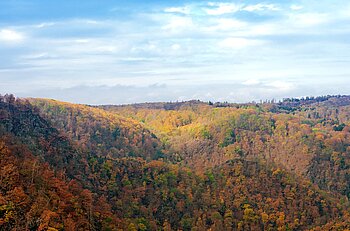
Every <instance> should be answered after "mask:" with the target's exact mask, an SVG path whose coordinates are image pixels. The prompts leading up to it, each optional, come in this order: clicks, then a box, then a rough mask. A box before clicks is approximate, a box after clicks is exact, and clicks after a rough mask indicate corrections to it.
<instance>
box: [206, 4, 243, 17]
mask: <svg viewBox="0 0 350 231" xmlns="http://www.w3.org/2000/svg"><path fill="white" fill-rule="evenodd" d="M208 5H209V6H210V7H212V8H210V9H206V10H205V11H206V13H207V14H209V15H222V14H230V13H235V12H237V11H239V10H240V9H241V6H240V5H237V4H234V3H218V2H210V3H209V4H208Z"/></svg>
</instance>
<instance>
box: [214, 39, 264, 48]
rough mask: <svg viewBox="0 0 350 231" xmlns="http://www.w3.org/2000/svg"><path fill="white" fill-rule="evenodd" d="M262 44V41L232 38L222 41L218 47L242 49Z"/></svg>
mask: <svg viewBox="0 0 350 231" xmlns="http://www.w3.org/2000/svg"><path fill="white" fill-rule="evenodd" d="M264 43H265V42H264V41H262V40H256V39H246V38H237V37H232V38H227V39H224V40H223V41H221V42H220V43H219V45H220V46H221V47H223V48H231V49H243V48H247V47H251V46H258V45H262V44H264Z"/></svg>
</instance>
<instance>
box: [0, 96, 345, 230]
mask: <svg viewBox="0 0 350 231" xmlns="http://www.w3.org/2000/svg"><path fill="white" fill-rule="evenodd" d="M349 197H350V96H342V95H337V96H321V97H307V98H301V99H294V98H290V99H289V98H288V99H284V100H282V101H280V102H261V103H247V104H233V103H226V102H223V103H219V102H218V103H215V102H201V101H187V102H173V103H144V104H133V105H122V106H117V105H101V106H91V105H79V104H72V103H66V102H60V101H56V100H51V99H38V98H16V97H14V96H13V95H4V96H1V97H0V230H39V231H40V230H50V231H55V230H68V231H69V230H130V231H134V230H140V231H144V230H155V231H156V230H163V231H170V230H184V231H202V230H213V231H221V230H227V231H230V230H280V231H282V230H285V231H287V230H314V231H317V230H318V231H321V230H349V228H350V214H349V212H350V207H349Z"/></svg>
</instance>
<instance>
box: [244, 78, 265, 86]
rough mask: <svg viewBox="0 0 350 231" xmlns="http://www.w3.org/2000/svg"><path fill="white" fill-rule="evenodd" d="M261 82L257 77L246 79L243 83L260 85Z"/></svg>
mask: <svg viewBox="0 0 350 231" xmlns="http://www.w3.org/2000/svg"><path fill="white" fill-rule="evenodd" d="M260 83H261V82H260V81H259V80H257V79H248V80H246V81H244V82H243V83H242V84H243V85H246V86H254V85H259V84H260Z"/></svg>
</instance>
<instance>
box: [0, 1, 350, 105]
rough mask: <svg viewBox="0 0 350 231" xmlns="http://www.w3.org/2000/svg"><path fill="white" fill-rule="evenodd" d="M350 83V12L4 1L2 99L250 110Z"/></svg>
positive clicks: (349, 90) (340, 89)
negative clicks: (195, 103)
mask: <svg viewBox="0 0 350 231" xmlns="http://www.w3.org/2000/svg"><path fill="white" fill-rule="evenodd" d="M349 83H350V1H348V0H332V1H328V0H296V1H287V0H271V1H257V0H236V1H182V0H176V1H175V0H172V1H170V0H154V1H141V0H128V1H121V0H114V1H112V0H104V1H99V0H84V1H81V0H70V1H68V0H66V1H62V0H50V1H47V0H0V94H4V93H14V94H16V95H17V96H21V97H29V96H30V97H49V98H55V99H59V100H65V101H71V102H77V103H89V104H107V103H108V104H110V103H115V104H120V103H134V102H146V101H147V102H150V101H177V100H180V101H181V100H189V99H200V100H204V101H208V100H211V101H230V102H247V101H252V100H255V101H259V100H264V99H273V98H275V99H281V98H283V97H300V96H311V95H314V96H315V95H324V94H350V84H349Z"/></svg>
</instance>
